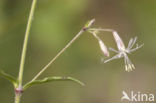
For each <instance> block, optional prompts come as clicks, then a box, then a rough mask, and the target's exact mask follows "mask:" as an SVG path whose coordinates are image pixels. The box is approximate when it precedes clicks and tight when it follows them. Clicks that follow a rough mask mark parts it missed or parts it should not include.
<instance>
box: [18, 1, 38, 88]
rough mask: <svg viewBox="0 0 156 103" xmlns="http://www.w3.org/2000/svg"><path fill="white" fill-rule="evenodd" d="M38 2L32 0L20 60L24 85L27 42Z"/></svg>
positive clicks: (20, 80) (20, 76) (20, 70)
mask: <svg viewBox="0 0 156 103" xmlns="http://www.w3.org/2000/svg"><path fill="white" fill-rule="evenodd" d="M36 2H37V0H33V1H32V5H31V10H30V14H29V18H28V23H27V28H26V32H25V38H24V43H23V50H22V55H21V62H20V69H19V77H18V80H19V85H20V86H22V79H23V70H24V63H25V57H26V51H27V44H28V39H29V34H30V28H31V24H32V20H33V14H34V11H35V6H36Z"/></svg>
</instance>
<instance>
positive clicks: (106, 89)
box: [0, 0, 156, 103]
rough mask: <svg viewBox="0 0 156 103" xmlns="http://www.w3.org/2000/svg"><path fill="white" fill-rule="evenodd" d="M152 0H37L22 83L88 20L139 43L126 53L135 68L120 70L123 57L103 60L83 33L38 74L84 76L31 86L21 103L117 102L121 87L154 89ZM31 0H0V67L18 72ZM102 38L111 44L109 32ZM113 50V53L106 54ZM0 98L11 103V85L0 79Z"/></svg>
mask: <svg viewBox="0 0 156 103" xmlns="http://www.w3.org/2000/svg"><path fill="white" fill-rule="evenodd" d="M155 4H156V1H155V0H38V4H37V8H36V12H35V15H34V20H33V25H32V28H31V36H30V40H29V46H28V52H27V58H26V64H25V72H24V82H26V81H29V80H31V79H32V77H33V76H34V75H35V74H36V73H37V72H38V71H39V70H40V69H41V68H42V67H43V66H44V65H45V64H47V63H48V62H49V61H50V60H51V59H52V58H53V57H54V56H55V55H56V54H57V53H58V51H59V50H61V48H63V47H64V46H65V45H66V44H67V43H68V41H70V40H71V39H72V37H74V36H75V35H76V33H77V32H78V31H79V30H80V29H81V27H82V26H83V25H84V23H85V22H86V21H87V20H90V19H92V18H96V22H95V26H97V27H98V26H101V27H104V28H112V29H115V30H117V31H118V32H119V34H120V35H121V37H122V38H123V40H124V42H125V43H126V44H127V42H128V40H129V39H130V38H131V37H134V36H138V42H139V43H144V44H145V45H144V47H143V48H141V49H139V50H138V51H136V52H135V53H133V54H132V55H130V56H129V57H130V58H131V60H132V62H133V63H134V65H135V66H136V70H134V71H133V72H130V73H127V72H125V71H124V63H123V60H114V61H112V62H110V63H107V64H103V63H101V62H100V59H101V58H103V54H102V53H101V51H100V48H99V47H98V43H97V41H96V40H95V38H93V37H92V35H90V34H88V33H85V34H84V35H82V36H81V37H80V38H79V40H76V41H75V43H73V45H72V46H71V47H70V48H69V49H68V50H67V51H66V52H64V53H63V55H62V56H60V57H59V58H58V59H57V60H56V61H55V63H54V64H53V65H52V66H51V67H50V68H49V69H48V70H47V71H46V72H45V73H44V74H43V75H42V76H41V78H43V77H45V76H71V77H74V78H77V79H79V80H81V81H83V82H84V83H85V84H86V86H85V87H81V86H79V85H77V84H74V83H71V82H57V83H50V84H43V85H39V86H34V87H32V88H30V89H28V91H26V92H25V93H24V95H23V98H22V103H55V102H56V103H116V102H120V97H121V95H122V94H121V92H122V90H125V91H131V90H134V91H141V92H150V93H155V94H156V92H155V91H156V88H155V85H156V83H155V79H154V78H155V73H156V70H155V67H156V64H155V60H156V55H155V52H156V46H155V44H156V41H155V38H156V35H155V34H156V29H155V28H156V21H155V18H156V6H155ZM30 6H31V0H1V1H0V68H1V69H3V70H4V71H5V72H7V73H9V74H11V75H14V76H17V74H18V68H19V61H20V55H21V50H22V45H23V38H24V33H25V28H26V23H27V18H28V14H29V10H30ZM104 34H105V35H103V36H102V37H103V40H104V42H105V43H106V45H108V46H112V47H115V46H116V45H115V43H114V40H113V38H112V36H111V34H110V33H104ZM111 55H112V54H111ZM0 91H1V92H0V102H1V103H13V100H14V94H13V88H12V85H9V83H8V82H7V81H5V80H4V79H2V78H0Z"/></svg>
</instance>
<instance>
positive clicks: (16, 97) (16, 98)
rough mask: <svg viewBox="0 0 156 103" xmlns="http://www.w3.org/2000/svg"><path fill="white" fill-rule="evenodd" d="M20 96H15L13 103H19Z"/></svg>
mask: <svg viewBox="0 0 156 103" xmlns="http://www.w3.org/2000/svg"><path fill="white" fill-rule="evenodd" d="M20 98H21V96H20V95H17V94H15V103H20Z"/></svg>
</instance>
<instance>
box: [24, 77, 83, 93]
mask: <svg viewBox="0 0 156 103" xmlns="http://www.w3.org/2000/svg"><path fill="white" fill-rule="evenodd" d="M53 81H74V82H77V83H79V84H81V85H82V86H84V83H82V82H81V81H79V80H77V79H75V78H72V77H46V78H44V79H41V80H34V81H32V82H29V83H27V84H25V85H24V86H23V88H24V90H25V89H27V88H29V87H31V86H33V85H36V84H43V83H48V82H53Z"/></svg>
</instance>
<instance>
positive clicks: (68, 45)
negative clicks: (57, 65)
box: [31, 29, 85, 82]
mask: <svg viewBox="0 0 156 103" xmlns="http://www.w3.org/2000/svg"><path fill="white" fill-rule="evenodd" d="M84 31H85V29H82V30H81V31H80V32H79V33H78V34H77V35H76V36H75V37H74V38H73V39H72V40H71V41H70V42H69V43H68V44H67V45H66V46H65V47H64V48H63V49H62V50H61V51H60V52H59V53H58V54H57V55H56V56H55V57H54V58H53V59H52V60H51V61H50V62H49V63H48V64H47V65H46V66H45V67H44V68H43V69H41V71H40V72H39V73H38V74H37V75H36V76H35V77H34V78H33V79H32V80H31V82H32V81H34V80H36V79H37V78H38V77H39V76H40V75H41V74H42V73H43V72H44V71H45V70H46V69H47V68H48V67H49V66H50V65H51V64H52V63H53V62H54V61H55V60H56V59H57V58H58V57H59V56H60V55H61V54H62V53H63V52H64V51H65V50H66V49H67V48H68V47H70V45H71V44H72V43H73V42H74V41H75V40H76V39H78V37H80V35H81V34H82V33H83V32H84Z"/></svg>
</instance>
